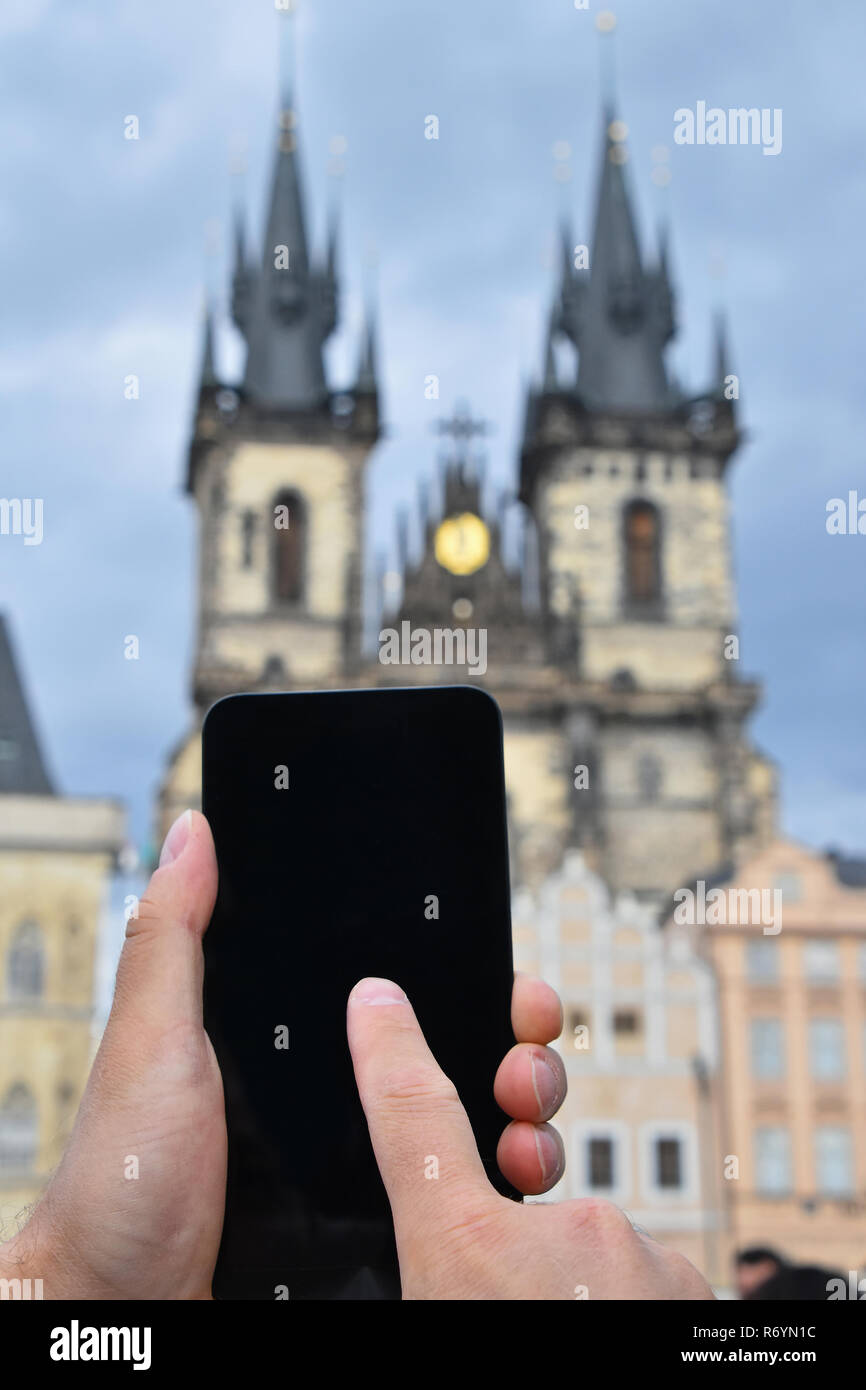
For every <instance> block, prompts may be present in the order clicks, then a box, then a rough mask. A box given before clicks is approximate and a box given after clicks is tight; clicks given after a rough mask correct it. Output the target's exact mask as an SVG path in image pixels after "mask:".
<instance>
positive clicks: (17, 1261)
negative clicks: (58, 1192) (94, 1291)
mask: <svg viewBox="0 0 866 1390" xmlns="http://www.w3.org/2000/svg"><path fill="white" fill-rule="evenodd" d="M4 1280H5V1281H6V1282H5V1283H3V1282H2V1281H4ZM75 1296H76V1295H75V1294H74V1293H73V1292H72V1291H71V1288H70V1282H69V1279H68V1277H67V1271H66V1270H65V1268H64V1265H63V1263H62V1261H61V1260H60V1259H58V1245H57V1241H56V1238H55V1237H54V1236H53V1235H52V1232H51V1222H50V1217H49V1212H48V1210H47V1207H46V1202H45V1198H44V1197H43V1199H42V1201H41V1202H40V1203H39V1205H38V1206H37V1207H36V1209H35V1210H34V1211H33V1213H32V1215H31V1216H30V1218H29V1220H28V1221H27V1223H26V1225H25V1226H23V1227H22V1229H21V1230H20V1231H18V1232H17V1233H16V1234H15V1235H14V1236H12V1238H11V1240H7V1241H5V1242H4V1243H3V1244H2V1245H0V1299H9V1298H14V1299H22V1300H25V1301H27V1300H41V1299H46V1300H47V1299H64V1298H74V1297H75Z"/></svg>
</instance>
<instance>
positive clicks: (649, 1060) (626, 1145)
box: [513, 852, 728, 1284]
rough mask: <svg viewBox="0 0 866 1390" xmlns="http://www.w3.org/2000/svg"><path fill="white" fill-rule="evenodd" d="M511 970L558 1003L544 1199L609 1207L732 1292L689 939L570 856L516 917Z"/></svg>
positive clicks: (710, 1047)
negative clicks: (550, 1181) (541, 982)
mask: <svg viewBox="0 0 866 1390" xmlns="http://www.w3.org/2000/svg"><path fill="white" fill-rule="evenodd" d="M513 914H514V915H513V921H514V951H515V966H516V967H517V968H519V969H523V970H527V971H530V972H532V973H534V974H539V975H541V976H543V978H544V979H545V980H547V981H548V982H549V983H550V984H552V985H553V986H554V987H555V988H556V989H557V990H558V991H559V994H560V996H561V998H562V1002H563V1010H564V1014H565V1027H564V1031H563V1035H562V1039H561V1040H560V1043H559V1045H558V1049H559V1051H560V1053H561V1055H562V1057H563V1060H564V1062H565V1068H566V1072H567V1074H568V1096H567V1099H566V1101H565V1104H564V1105H563V1107H562V1109H561V1110H560V1112H559V1114H558V1115H557V1118H556V1127H557V1129H559V1130H560V1132H561V1134H562V1135H563V1138H564V1140H565V1145H566V1158H567V1167H566V1172H565V1176H564V1177H563V1179H562V1181H561V1182H560V1183H559V1184H558V1185H557V1187H556V1188H555V1189H554V1190H553V1193H552V1194H551V1198H553V1199H556V1198H564V1197H586V1196H596V1197H604V1198H607V1199H608V1200H610V1201H614V1202H616V1203H617V1204H618V1205H620V1206H622V1207H624V1208H625V1209H626V1210H627V1211H628V1213H629V1215H630V1216H631V1217H632V1219H633V1220H635V1221H636V1222H637V1223H638V1224H639V1225H640V1226H643V1227H644V1229H645V1230H647V1231H648V1232H649V1233H650V1234H651V1235H653V1236H655V1237H656V1238H657V1239H659V1240H662V1241H664V1243H665V1244H668V1245H671V1246H672V1247H673V1248H675V1249H677V1250H680V1251H682V1253H683V1254H685V1255H687V1256H688V1257H689V1259H691V1260H692V1261H693V1262H694V1263H695V1264H696V1265H697V1266H698V1267H699V1268H700V1269H702V1270H703V1271H704V1273H705V1274H706V1275H707V1277H708V1278H709V1279H710V1280H711V1281H712V1282H714V1283H716V1284H724V1283H725V1282H726V1281H727V1273H728V1270H727V1258H728V1243H727V1240H726V1235H725V1231H724V1210H723V1200H722V1196H723V1194H722V1187H723V1182H722V1171H721V1166H720V1165H719V1164H718V1163H717V1162H715V1161H714V1156H715V1155H716V1154H717V1153H718V1147H719V1142H720V1139H719V1132H718V1123H719V1107H718V1094H719V1071H718V1067H719V1056H718V1032H717V1011H716V993H715V980H714V976H713V972H712V970H711V969H710V967H709V966H708V964H707V962H706V961H705V960H702V959H701V958H700V957H699V956H698V955H697V954H696V952H695V950H694V946H693V940H690V939H689V936H688V935H687V934H686V933H685V932H682V931H678V930H672V931H671V932H669V933H668V934H665V933H664V932H662V931H661V930H660V928H659V924H658V920H657V917H656V915H655V914H654V913H653V912H652V911H651V910H650V909H649V908H648V907H647V906H645V905H643V904H641V903H639V902H637V901H636V900H635V898H634V897H633V896H632V895H630V894H619V895H617V896H616V898H614V899H612V898H611V895H610V893H609V891H608V889H607V887H606V886H605V884H604V883H603V882H602V880H601V879H600V878H599V877H598V875H596V874H594V873H592V872H591V871H590V870H589V869H588V868H587V866H586V863H585V861H584V859H583V857H582V856H581V855H580V854H579V853H576V852H571V853H569V854H567V855H566V857H565V861H564V863H563V865H562V868H561V869H560V870H559V871H558V872H557V873H555V874H553V875H551V876H550V877H549V878H548V879H547V881H546V882H545V883H544V885H543V887H542V888H541V890H540V891H539V892H538V893H533V892H531V891H529V890H527V889H523V890H521V891H519V892H518V893H517V894H516V895H515V900H514V905H513Z"/></svg>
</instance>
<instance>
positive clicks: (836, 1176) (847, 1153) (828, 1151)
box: [815, 1126, 854, 1197]
mask: <svg viewBox="0 0 866 1390" xmlns="http://www.w3.org/2000/svg"><path fill="white" fill-rule="evenodd" d="M852 1166H853V1165H852V1162H851V1135H850V1134H849V1132H848V1130H847V1129H834V1128H831V1127H829V1126H827V1127H825V1128H822V1129H816V1130H815V1177H816V1181H817V1184H818V1191H819V1192H821V1193H823V1194H824V1195H825V1196H827V1197H847V1196H849V1195H850V1193H851V1191H852V1189H853V1186H854V1183H853V1175H852Z"/></svg>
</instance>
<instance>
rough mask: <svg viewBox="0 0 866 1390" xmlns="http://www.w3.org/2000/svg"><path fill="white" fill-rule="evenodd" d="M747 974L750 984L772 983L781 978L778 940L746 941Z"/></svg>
mask: <svg viewBox="0 0 866 1390" xmlns="http://www.w3.org/2000/svg"><path fill="white" fill-rule="evenodd" d="M746 976H747V978H748V980H749V983H750V984H753V985H767V984H769V985H772V984H775V983H776V982H777V981H778V979H779V945H778V942H777V941H775V940H773V941H767V940H761V941H747V942H746Z"/></svg>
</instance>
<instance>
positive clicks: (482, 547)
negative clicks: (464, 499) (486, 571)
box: [434, 512, 490, 574]
mask: <svg viewBox="0 0 866 1390" xmlns="http://www.w3.org/2000/svg"><path fill="white" fill-rule="evenodd" d="M434 554H435V556H436V559H437V560H438V561H439V564H440V565H441V566H442V568H443V569H446V570H450V572H451V573H452V574H474V573H475V571H476V570H480V569H481V568H482V567H483V566H484V565H486V564H487V561H488V559H489V558H490V532H489V531H488V529H487V527H486V526H485V524H484V522H483V521H482V520H481V517H480V516H476V515H475V514H474V512H463V513H462V514H461V515H460V516H448V517H446V518H445V520H444V521H443V522H440V524H439V527H438V529H437V531H436V544H435V549H434Z"/></svg>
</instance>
